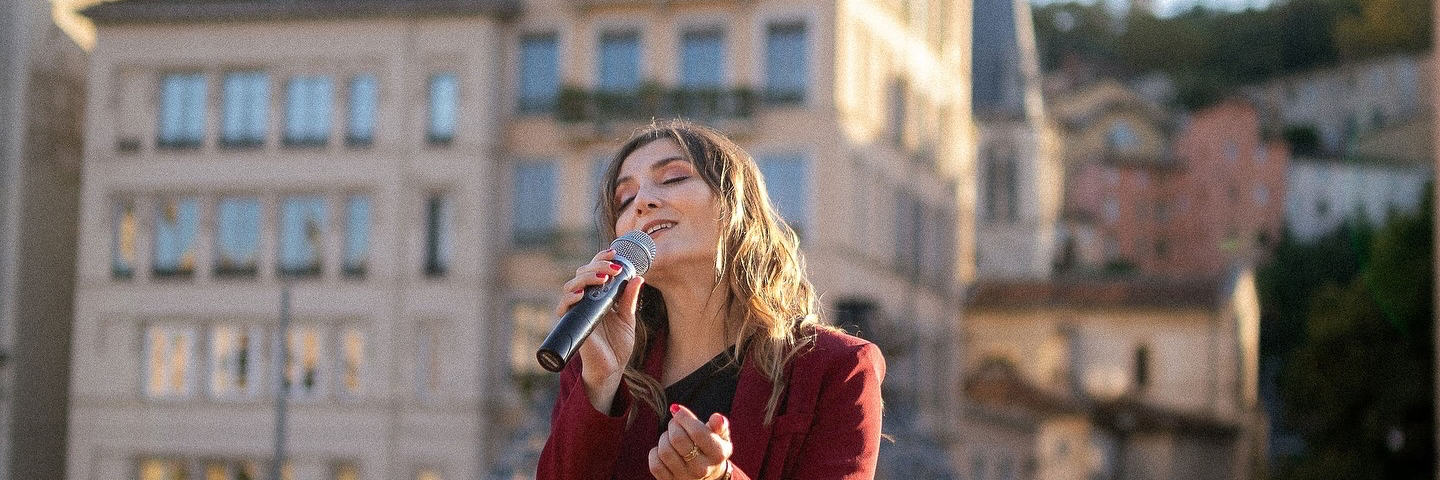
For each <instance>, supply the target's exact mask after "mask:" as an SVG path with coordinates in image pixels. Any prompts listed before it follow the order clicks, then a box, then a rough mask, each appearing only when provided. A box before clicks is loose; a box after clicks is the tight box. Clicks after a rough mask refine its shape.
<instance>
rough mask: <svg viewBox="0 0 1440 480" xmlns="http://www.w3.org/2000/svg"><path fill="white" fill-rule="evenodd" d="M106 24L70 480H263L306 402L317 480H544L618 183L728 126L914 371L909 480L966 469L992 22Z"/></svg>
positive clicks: (124, 15)
mask: <svg viewBox="0 0 1440 480" xmlns="http://www.w3.org/2000/svg"><path fill="white" fill-rule="evenodd" d="M86 14H87V15H88V16H89V17H90V18H92V19H94V20H95V22H96V23H97V25H98V29H97V41H96V46H95V49H94V51H93V53H92V61H91V68H90V75H89V84H90V85H92V86H93V88H94V92H95V93H94V95H92V96H91V97H90V99H89V101H88V114H87V118H86V120H87V127H88V130H87V142H86V151H85V163H84V179H85V186H84V197H83V203H82V205H83V207H82V214H81V228H80V240H79V242H80V246H79V268H78V279H79V282H78V287H77V292H76V307H75V308H76V312H75V323H74V325H75V332H76V333H75V341H74V345H75V349H74V352H73V355H72V358H73V362H74V366H75V368H74V374H73V375H72V381H71V394H72V396H73V398H74V405H73V407H72V409H71V415H72V422H71V426H70V430H69V432H70V437H71V439H72V442H71V445H70V448H69V450H68V453H69V458H68V464H69V472H68V475H69V477H70V478H76V479H90V478H106V479H109V478H140V479H142V480H151V479H170V478H177V476H178V475H180V472H182V471H184V472H188V475H189V478H196V477H198V476H200V475H201V474H204V475H207V477H206V478H239V477H240V476H241V475H242V473H243V474H245V475H252V474H254V473H257V472H260V471H261V470H263V469H264V468H265V465H266V464H267V463H268V462H269V459H270V458H271V454H272V449H271V448H272V447H271V442H272V438H273V437H272V435H273V427H274V420H273V416H274V411H275V397H276V394H277V392H278V391H279V390H280V389H281V387H280V385H281V384H289V385H291V389H290V393H289V395H290V401H289V402H288V403H289V405H290V407H289V411H288V418H289V423H288V432H289V435H288V447H289V448H288V456H287V460H288V461H287V468H286V470H287V471H288V472H289V475H290V476H291V478H295V479H297V480H299V479H318V478H346V479H349V478H362V479H381V478H384V479H393V478H417V479H426V480H429V479H440V478H444V479H452V478H481V477H489V476H498V477H509V476H514V475H518V476H521V477H524V476H527V475H529V474H530V472H533V465H534V455H535V453H536V452H537V451H538V447H539V443H540V442H543V439H544V434H545V432H546V426H545V424H544V422H545V421H547V417H548V413H547V412H548V411H547V410H545V408H544V405H545V403H546V402H547V401H548V399H549V398H550V396H551V395H552V394H551V393H549V390H548V389H547V388H546V386H547V384H549V383H551V382H553V380H554V376H553V375H551V374H546V373H539V372H538V369H537V368H536V367H537V366H536V364H535V361H534V356H533V352H534V349H535V346H536V345H538V343H539V341H540V339H541V338H543V336H544V334H545V333H546V332H547V331H548V329H549V326H550V325H551V324H553V322H554V319H553V318H551V317H550V315H549V311H550V309H551V308H552V303H551V302H552V301H553V298H554V290H555V289H556V288H557V286H558V285H560V283H561V282H563V281H564V279H565V277H566V273H567V272H572V271H573V269H574V267H575V266H576V265H578V264H579V263H581V262H583V260H584V259H587V258H589V257H590V256H591V255H592V254H593V252H594V251H596V250H598V249H599V248H600V246H599V243H600V242H598V239H596V238H595V237H594V234H593V231H594V225H593V219H594V214H593V208H594V200H595V197H596V183H597V178H598V176H599V168H600V167H599V165H601V164H602V163H603V161H604V160H605V159H606V158H607V156H608V155H609V153H610V152H611V151H613V149H614V148H616V147H617V146H618V142H619V141H620V140H621V139H623V138H624V137H625V136H626V135H627V134H628V132H629V131H631V130H632V129H633V128H635V127H637V126H639V125H641V124H643V123H644V122H646V121H648V119H649V118H651V117H652V116H654V117H669V116H685V117H689V118H692V119H696V120H699V121H702V122H705V123H709V124H712V125H715V126H717V127H719V128H721V129H722V130H724V131H726V132H727V133H729V134H731V135H732V136H734V138H736V139H737V141H738V142H739V143H740V144H741V145H742V146H743V147H744V148H746V149H747V150H748V151H749V152H750V153H752V154H753V155H755V157H756V158H757V159H758V160H759V162H760V164H761V166H762V170H764V172H765V174H766V177H767V179H768V183H769V188H770V191H771V193H772V196H773V198H774V199H775V201H776V203H777V204H778V207H779V208H780V211H781V213H782V214H783V215H784V216H785V218H786V219H787V220H788V221H790V222H791V224H792V225H794V226H795V227H796V228H797V230H799V231H800V232H801V234H802V245H803V247H804V249H805V251H806V253H807V256H808V260H809V268H810V273H811V275H812V279H813V280H814V281H815V283H816V285H817V287H818V288H819V290H820V291H821V292H822V294H823V297H822V299H823V302H824V307H825V309H826V311H827V314H828V317H829V319H830V320H831V321H833V322H835V323H840V324H846V325H850V326H852V327H855V328H858V330H859V331H860V332H861V334H862V335H864V336H868V337H871V338H875V339H876V341H877V342H880V343H881V344H882V346H883V347H884V348H886V354H887V360H888V361H889V376H888V378H887V381H886V400H887V407H888V408H887V418H886V422H887V424H886V425H887V426H886V431H887V432H889V433H892V434H894V435H895V436H896V437H897V438H898V439H899V440H900V441H898V442H897V443H896V444H895V445H896V446H895V447H887V448H886V451H885V453H884V459H882V464H883V465H884V466H885V467H886V468H888V469H889V471H891V472H897V473H898V472H912V471H915V470H914V468H915V462H916V459H924V458H938V459H940V464H937V465H930V466H927V467H925V468H930V469H931V471H936V472H941V471H945V470H948V469H949V466H948V465H944V464H943V458H944V457H943V456H937V455H934V454H933V452H930V451H925V450H921V449H918V448H929V447H928V446H936V447H935V448H943V447H944V446H945V445H947V444H946V443H945V442H947V441H948V440H946V439H953V438H955V435H956V432H957V431H958V424H959V418H960V417H959V413H958V412H959V408H958V400H957V399H958V398H959V386H958V385H956V383H955V382H954V381H953V379H954V372H955V371H956V368H957V367H958V365H956V364H955V362H956V359H957V357H955V356H954V355H953V354H952V351H953V350H954V349H955V348H956V345H958V341H957V338H958V334H957V332H956V331H955V329H956V328H957V327H956V325H957V324H956V322H955V312H958V311H959V310H960V305H959V304H958V300H956V299H958V298H960V295H959V292H961V291H962V288H963V285H965V284H966V283H967V282H968V281H969V279H970V278H972V276H973V272H972V269H971V267H970V265H971V264H972V261H971V259H972V257H973V247H972V239H973V238H974V235H973V231H974V230H973V228H974V226H973V225H974V224H973V221H972V220H971V218H972V214H971V212H972V210H973V208H974V197H975V193H974V189H975V187H974V184H973V181H972V180H971V179H972V178H973V177H974V167H973V162H974V154H973V153H972V151H971V147H970V146H971V145H973V144H974V140H973V139H974V136H975V126H974V124H973V122H972V121H971V117H970V114H969V112H970V105H969V91H970V89H969V84H968V80H969V74H968V72H969V39H970V32H969V25H970V21H969V8H968V3H967V2H961V1H954V0H907V1H903V2H894V1H873V2H867V1H846V2H833V1H807V2H782V1H778V0H773V1H772V0H765V1H753V2H699V1H695V2H691V1H682V2H668V3H664V4H656V3H654V2H648V1H640V0H635V1H625V0H549V1H543V0H542V1H530V2H523V3H522V2H500V1H485V0H443V1H442V0H407V1H392V2H379V3H377V2H368V1H359V0H355V1H346V2H339V3H337V2H319V1H316V0H305V1H297V2H280V3H275V2H263V1H255V0H227V1H219V2H203V3H192V2H185V1H181V0H160V1H156V0H148V1H141V0H120V1H117V2H113V3H107V4H102V5H100V6H96V7H93V8H91V9H89V10H87V11H86ZM236 46H243V47H242V48H236ZM859 272H864V274H863V275H861V274H860V273H859ZM287 283H288V284H291V285H293V297H292V310H291V311H292V312H293V315H292V318H293V320H292V321H293V325H294V326H293V327H292V328H291V329H290V330H289V331H288V332H285V334H284V335H282V334H281V332H279V331H278V328H277V322H278V319H279V317H280V310H281V307H280V297H281V291H282V289H283V285H285V284H287ZM282 337H283V340H284V341H283V342H281V340H282ZM282 345H283V347H282ZM282 352H289V354H290V356H291V357H292V361H289V362H282V361H281V360H280V358H281V356H280V354H281V353H282ZM276 372H283V374H277V373H276ZM934 385H949V386H951V387H948V388H935V387H934ZM922 472H923V471H922ZM212 473H213V475H215V476H214V477H210V476H208V475H212Z"/></svg>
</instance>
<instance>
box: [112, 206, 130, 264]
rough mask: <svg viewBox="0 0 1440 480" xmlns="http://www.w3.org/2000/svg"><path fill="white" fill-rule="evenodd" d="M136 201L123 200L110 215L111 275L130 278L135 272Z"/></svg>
mask: <svg viewBox="0 0 1440 480" xmlns="http://www.w3.org/2000/svg"><path fill="white" fill-rule="evenodd" d="M135 229H136V223H135V201H134V200H122V201H120V202H117V203H116V204H115V207H114V210H112V212H111V215H110V275H111V276H112V277H115V278H130V277H131V276H134V274H135V252H136V247H135Z"/></svg>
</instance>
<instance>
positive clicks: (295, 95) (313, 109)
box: [285, 76, 334, 145]
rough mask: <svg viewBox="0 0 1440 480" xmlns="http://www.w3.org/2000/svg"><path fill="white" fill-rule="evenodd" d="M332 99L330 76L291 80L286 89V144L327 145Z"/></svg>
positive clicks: (332, 89) (332, 90)
mask: <svg viewBox="0 0 1440 480" xmlns="http://www.w3.org/2000/svg"><path fill="white" fill-rule="evenodd" d="M333 96H334V84H333V82H332V81H331V80H330V77H328V76H306V77H294V78H291V79H290V82H289V83H287V84H286V86H285V143H286V144H288V145H324V144H325V142H327V141H328V140H329V138H330V104H331V99H332V97H333Z"/></svg>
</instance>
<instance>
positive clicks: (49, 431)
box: [0, 1, 85, 479]
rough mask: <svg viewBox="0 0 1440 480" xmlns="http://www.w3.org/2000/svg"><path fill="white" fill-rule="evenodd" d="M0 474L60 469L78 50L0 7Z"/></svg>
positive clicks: (74, 204) (27, 14) (30, 8)
mask: <svg viewBox="0 0 1440 480" xmlns="http://www.w3.org/2000/svg"><path fill="white" fill-rule="evenodd" d="M0 65H5V68H4V69H3V71H0V479H11V478H16V479H18V478H50V477H54V476H56V475H57V474H63V472H64V470H65V460H64V458H65V456H64V453H63V452H64V451H65V441H66V438H65V429H66V419H67V407H68V406H69V401H68V395H67V389H68V386H69V383H68V380H67V379H68V376H69V371H70V368H69V366H70V361H69V358H68V354H67V352H68V347H69V344H70V332H71V323H70V319H71V296H72V293H73V291H74V283H75V272H74V270H75V269H74V266H75V229H76V221H77V215H78V211H79V206H78V205H79V200H80V172H79V168H80V155H81V154H80V145H81V130H80V125H81V112H82V109H83V107H84V99H85V95H84V93H85V81H84V75H85V52H84V51H82V50H81V49H80V47H79V46H77V45H76V44H75V43H74V42H72V41H71V40H70V39H69V38H68V37H66V36H65V34H64V33H62V32H61V31H60V30H59V29H58V28H56V27H55V25H54V24H53V23H51V22H50V8H49V4H48V3H47V2H30V1H27V2H6V3H5V4H3V5H0Z"/></svg>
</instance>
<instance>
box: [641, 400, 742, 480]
mask: <svg viewBox="0 0 1440 480" xmlns="http://www.w3.org/2000/svg"><path fill="white" fill-rule="evenodd" d="M670 416H671V418H670V425H669V427H668V428H666V429H665V433H661V434H660V442H659V444H658V445H656V446H655V448H652V449H650V474H652V475H655V478H656V479H658V480H692V479H704V480H713V479H718V478H722V477H724V476H725V473H726V472H727V471H728V469H729V468H731V465H730V454H731V453H733V452H734V450H735V448H734V446H733V445H731V443H730V420H729V419H727V418H725V416H724V415H721V414H718V413H717V414H714V415H711V416H710V421H708V422H701V421H700V419H699V418H696V417H695V414H694V413H693V412H691V411H690V409H688V408H685V407H682V406H680V405H679V404H671V405H670Z"/></svg>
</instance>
